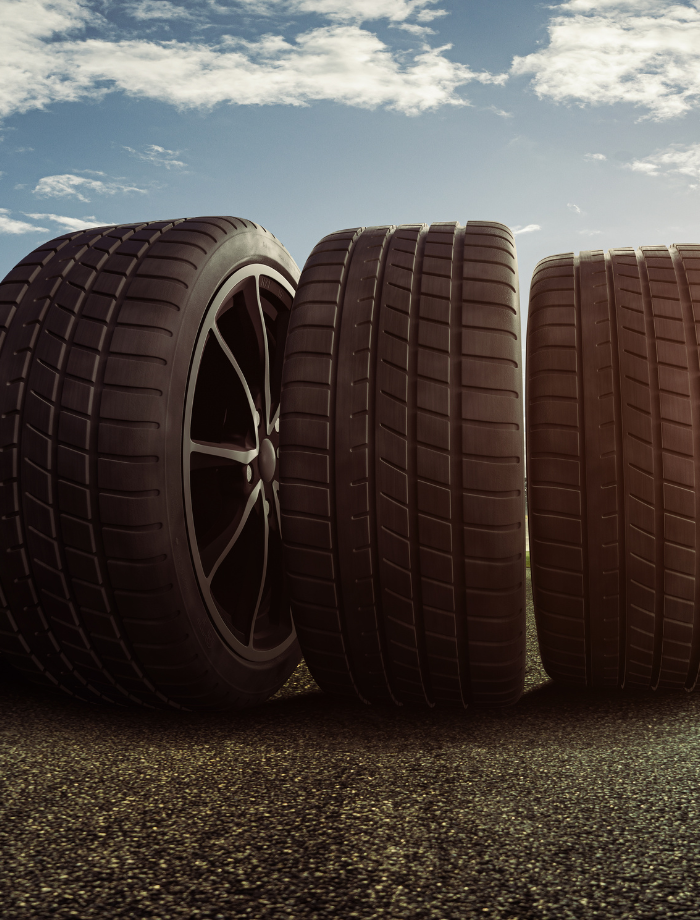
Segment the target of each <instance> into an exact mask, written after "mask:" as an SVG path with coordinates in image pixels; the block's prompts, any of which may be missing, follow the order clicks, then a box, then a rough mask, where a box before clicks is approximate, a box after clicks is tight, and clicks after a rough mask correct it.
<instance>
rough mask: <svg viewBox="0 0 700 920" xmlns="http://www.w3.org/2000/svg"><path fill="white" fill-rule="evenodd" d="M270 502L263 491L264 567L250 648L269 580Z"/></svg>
mask: <svg viewBox="0 0 700 920" xmlns="http://www.w3.org/2000/svg"><path fill="white" fill-rule="evenodd" d="M269 508H270V506H269V504H268V502H267V499H266V498H265V493H264V492H263V518H264V521H265V550H264V555H263V567H262V577H261V578H260V590H259V591H258V600H257V602H256V604H255V612H254V613H253V619H252V620H251V623H250V637H249V639H248V648H253V637H254V636H255V621H256V620H257V618H258V611H259V610H260V601H261V600H262V597H263V592H264V591H265V583H266V581H267V556H268V545H269V542H270V521H269V520H268V515H269Z"/></svg>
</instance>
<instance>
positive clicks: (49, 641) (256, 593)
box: [0, 217, 300, 709]
mask: <svg viewBox="0 0 700 920" xmlns="http://www.w3.org/2000/svg"><path fill="white" fill-rule="evenodd" d="M298 274H299V272H298V269H297V267H296V265H295V263H294V261H293V259H292V258H291V256H290V255H289V254H288V253H287V251H286V250H285V249H284V247H283V246H282V245H281V244H280V243H279V242H278V241H277V240H276V239H275V238H274V237H273V236H272V235H271V234H270V233H268V232H267V231H266V230H264V229H263V228H261V227H258V226H257V225H256V224H253V223H251V222H250V221H244V220H240V219H237V218H223V217H203V218H197V219H192V220H175V221H160V222H155V223H143V224H131V225H125V226H119V227H104V228H99V229H94V230H86V231H82V232H79V233H73V234H67V235H65V236H63V237H59V238H58V239H56V240H53V241H52V242H50V243H47V244H46V245H45V246H42V247H41V248H39V249H37V250H36V251H35V252H33V253H31V254H30V255H29V256H27V258H26V259H23V260H22V262H20V263H19V265H18V266H17V267H16V268H14V269H13V270H12V271H11V272H10V273H9V275H8V276H7V277H6V278H5V280H4V281H3V282H2V285H0V308H1V310H2V314H1V317H0V318H1V319H2V327H1V328H2V352H1V353H0V393H1V394H2V396H1V397H0V398H1V400H2V402H1V405H0V408H1V411H2V428H1V435H2V440H1V448H2V450H1V453H0V471H1V477H0V478H1V485H0V506H1V508H2V531H1V533H0V582H1V584H2V588H3V592H4V597H3V598H1V599H0V600H2V613H1V614H0V651H1V652H2V654H3V656H5V657H6V658H7V660H8V661H9V662H10V663H11V664H12V665H13V666H14V668H16V669H18V670H19V671H21V672H23V673H24V674H25V675H26V676H28V677H30V678H32V679H34V680H37V681H39V682H43V683H49V684H51V685H54V686H57V687H60V688H61V689H63V690H65V691H66V692H68V693H70V694H72V695H74V696H76V697H79V698H81V699H83V700H89V701H97V700H103V701H106V702H110V703H117V704H126V703H140V704H143V705H146V706H151V707H164V706H170V707H175V708H184V709H228V708H238V707H242V706H247V705H251V704H253V703H257V702H261V701H262V700H264V699H265V698H267V697H269V696H270V695H271V694H272V693H274V692H275V691H276V690H277V689H278V688H279V687H280V686H281V685H282V684H283V683H284V681H285V680H286V679H287V677H288V676H289V674H290V673H291V672H292V670H293V669H294V667H295V666H296V664H297V663H298V661H299V660H300V650H299V645H298V642H297V641H296V636H295V632H294V627H293V624H292V621H291V616H290V610H289V603H288V600H286V599H285V594H284V591H283V574H282V569H281V538H280V534H279V524H278V520H279V505H278V500H277V493H278V486H277V471H276V469H275V467H276V462H275V460H276V458H275V448H276V447H277V439H278V434H277V431H276V430H275V428H276V427H278V417H277V415H276V413H277V412H278V401H279V389H280V386H281V360H282V356H283V349H284V338H285V336H286V326H287V324H288V322H289V310H290V308H291V303H292V297H293V293H294V290H295V287H296V282H297V280H298ZM256 292H258V293H259V294H260V300H259V301H258V299H257V294H256ZM215 318H216V323H215V322H214V319H215ZM236 358H237V359H238V369H237V366H236ZM246 379H247V381H248V385H246V384H245V380H246ZM265 380H267V381H268V382H269V392H270V395H269V397H268V396H267V392H268V391H267V390H266V384H265ZM254 413H256V417H254ZM191 444H192V446H191ZM258 446H259V450H258ZM248 474H249V476H250V481H249V476H248ZM237 536H238V537H241V538H242V539H240V540H238V539H236V537H237ZM256 578H257V581H256Z"/></svg>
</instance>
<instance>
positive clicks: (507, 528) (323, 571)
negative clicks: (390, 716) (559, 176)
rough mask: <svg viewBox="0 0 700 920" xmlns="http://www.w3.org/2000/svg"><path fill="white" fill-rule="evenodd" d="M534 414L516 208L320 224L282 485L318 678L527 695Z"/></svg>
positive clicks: (345, 686) (304, 282)
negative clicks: (527, 486)
mask: <svg viewBox="0 0 700 920" xmlns="http://www.w3.org/2000/svg"><path fill="white" fill-rule="evenodd" d="M523 427H524V426H523V401H522V371H521V345H520V315H519V305H518V280H517V264H516V257H515V246H514V242H513V237H512V234H511V232H510V231H509V230H508V228H507V227H505V226H503V225H502V224H495V223H478V222H470V223H468V224H467V226H466V227H463V226H460V225H459V224H457V223H442V224H432V225H431V226H427V225H407V226H401V227H372V228H367V229H363V228H360V229H355V230H348V231H342V232H339V233H335V234H331V235H330V236H327V237H326V238H325V239H323V240H321V242H320V243H319V244H318V245H317V246H316V247H315V249H314V250H313V252H312V254H311V255H310V257H309V259H308V260H307V262H306V265H305V266H304V269H303V272H302V275H301V279H300V282H299V288H298V290H297V294H296V296H295V300H294V306H293V309H292V316H291V320H290V330H289V336H288V339H287V348H286V353H285V365H284V382H283V388H282V410H281V428H280V438H281V450H280V496H281V505H282V534H283V541H284V546H285V566H286V571H287V579H288V584H289V591H290V595H291V598H292V607H293V612H294V620H295V623H296V627H297V634H298V636H299V641H300V644H301V647H302V651H303V653H304V657H305V659H306V662H307V664H308V666H309V669H310V671H311V673H312V675H313V676H314V678H315V680H316V681H317V682H318V683H319V685H320V686H321V687H322V688H323V689H324V690H326V691H328V692H331V693H338V694H347V695H354V696H359V697H360V698H361V699H363V700H365V701H367V702H391V701H393V702H394V703H398V704H402V703H416V704H421V703H422V704H427V705H430V706H432V705H445V706H450V705H452V706H465V705H467V704H468V702H470V701H478V702H481V703H491V704H497V705H503V704H510V703H514V702H515V701H516V700H517V699H518V698H519V696H520V694H521V693H522V688H523V680H524V663H525V545H524V471H523V467H524V463H523V459H524V454H523Z"/></svg>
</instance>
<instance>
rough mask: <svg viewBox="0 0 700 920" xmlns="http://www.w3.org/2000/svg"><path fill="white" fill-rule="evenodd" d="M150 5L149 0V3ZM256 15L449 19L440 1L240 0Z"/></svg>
mask: <svg viewBox="0 0 700 920" xmlns="http://www.w3.org/2000/svg"><path fill="white" fill-rule="evenodd" d="M147 2H148V0H147ZM238 2H239V3H240V4H241V5H242V6H244V7H247V8H248V9H250V10H251V12H255V13H267V14H270V13H275V12H280V11H284V12H290V13H316V14H317V15H320V16H326V17H327V18H329V19H335V20H340V21H342V22H368V21H370V20H375V19H388V20H389V21H390V22H406V20H407V19H410V18H412V17H414V18H416V19H417V20H418V22H432V21H433V20H434V19H437V18H438V17H440V16H446V15H447V11H446V10H440V9H437V10H436V9H434V4H435V3H436V2H437V0H238Z"/></svg>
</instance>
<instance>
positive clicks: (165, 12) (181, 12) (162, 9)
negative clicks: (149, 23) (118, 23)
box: [126, 0, 195, 20]
mask: <svg viewBox="0 0 700 920" xmlns="http://www.w3.org/2000/svg"><path fill="white" fill-rule="evenodd" d="M126 11H127V13H128V14H129V15H130V16H132V17H133V18H134V19H140V20H148V19H194V18H195V17H194V16H193V15H192V13H191V12H190V11H189V10H187V9H185V8H184V7H182V6H176V5H175V4H174V3H169V2H168V0H136V2H134V3H127V4H126Z"/></svg>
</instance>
